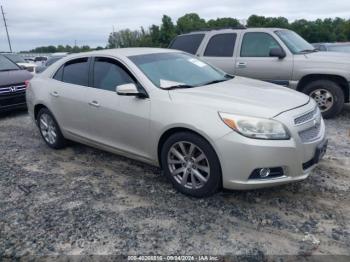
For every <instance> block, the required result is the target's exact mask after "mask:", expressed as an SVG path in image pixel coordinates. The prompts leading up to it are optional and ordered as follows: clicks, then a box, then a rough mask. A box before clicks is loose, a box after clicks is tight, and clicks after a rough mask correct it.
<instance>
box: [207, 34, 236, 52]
mask: <svg viewBox="0 0 350 262" xmlns="http://www.w3.org/2000/svg"><path fill="white" fill-rule="evenodd" d="M236 38H237V35H236V34H218V35H214V36H213V37H212V38H210V40H209V42H208V45H207V48H206V49H205V52H204V56H216V57H232V56H233V50H234V48H235V43H236Z"/></svg>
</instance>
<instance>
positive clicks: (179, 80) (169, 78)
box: [129, 52, 232, 89]
mask: <svg viewBox="0 0 350 262" xmlns="http://www.w3.org/2000/svg"><path fill="white" fill-rule="evenodd" d="M129 59H130V60H131V61H132V62H133V63H134V64H135V65H136V66H137V67H138V68H140V70H141V71H142V72H143V73H144V74H145V75H146V76H147V77H148V78H149V79H150V80H151V81H152V82H153V84H154V85H156V86H157V87H159V88H163V89H171V88H182V87H183V88H186V87H196V86H202V85H208V84H213V83H218V82H222V81H226V80H229V79H231V78H232V76H229V75H227V74H226V73H224V72H223V71H221V70H219V69H216V68H214V67H212V66H210V65H208V64H207V63H205V62H203V61H201V60H199V59H197V58H195V57H194V56H191V55H188V54H185V53H177V52H176V53H175V52H174V53H157V54H147V55H136V56H129Z"/></svg>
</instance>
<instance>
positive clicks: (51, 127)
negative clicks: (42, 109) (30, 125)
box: [39, 113, 57, 145]
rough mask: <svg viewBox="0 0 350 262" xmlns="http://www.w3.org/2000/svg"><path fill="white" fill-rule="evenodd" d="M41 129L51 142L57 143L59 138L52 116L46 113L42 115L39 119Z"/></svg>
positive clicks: (47, 140)
mask: <svg viewBox="0 0 350 262" xmlns="http://www.w3.org/2000/svg"><path fill="white" fill-rule="evenodd" d="M39 127H40V131H41V133H42V135H43V137H44V139H45V141H46V142H47V143H49V144H51V145H52V144H55V143H56V140H57V129H56V125H55V122H54V120H53V119H52V117H51V116H50V115H48V114H46V113H44V114H42V115H41V116H40V120H39Z"/></svg>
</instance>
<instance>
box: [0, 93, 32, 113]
mask: <svg viewBox="0 0 350 262" xmlns="http://www.w3.org/2000/svg"><path fill="white" fill-rule="evenodd" d="M25 102H26V97H25V93H17V94H10V95H3V96H0V110H1V109H2V108H4V107H9V106H16V105H22V104H23V105H24V104H25Z"/></svg>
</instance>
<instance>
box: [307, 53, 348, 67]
mask: <svg viewBox="0 0 350 262" xmlns="http://www.w3.org/2000/svg"><path fill="white" fill-rule="evenodd" d="M305 57H306V58H307V59H310V60H313V61H317V62H325V63H336V64H348V65H350V54H348V53H340V52H313V53H308V54H305Z"/></svg>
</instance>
